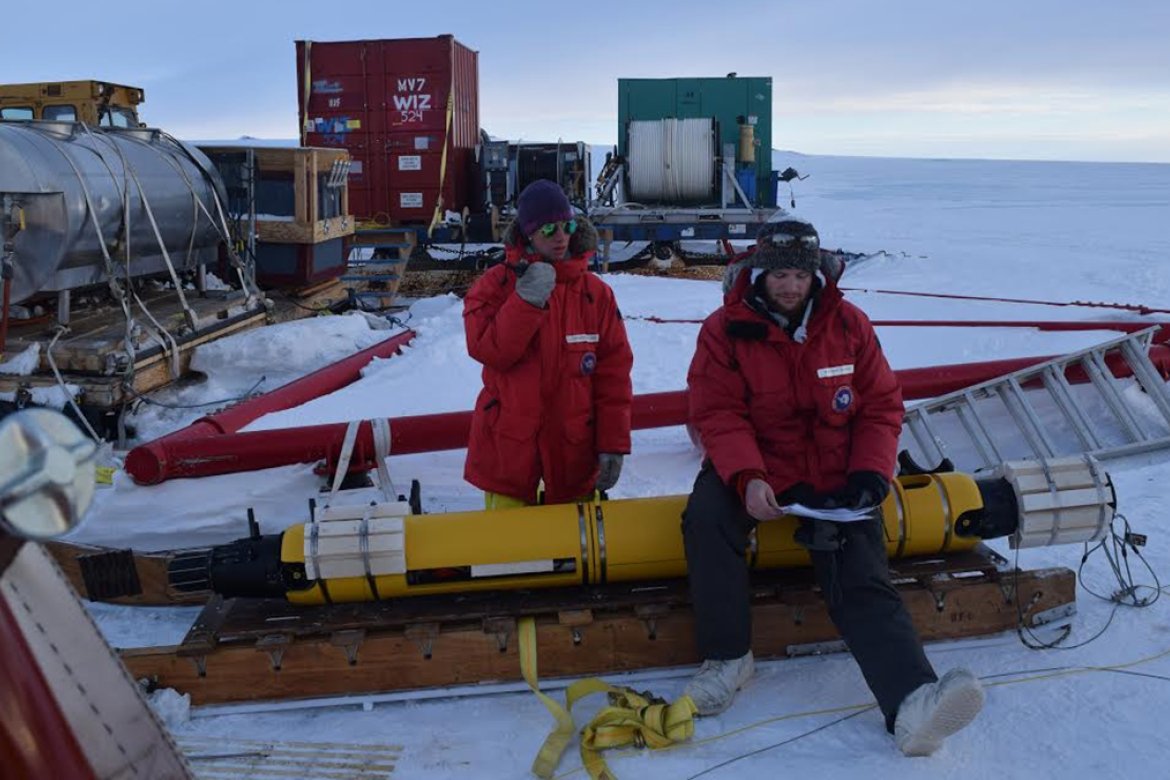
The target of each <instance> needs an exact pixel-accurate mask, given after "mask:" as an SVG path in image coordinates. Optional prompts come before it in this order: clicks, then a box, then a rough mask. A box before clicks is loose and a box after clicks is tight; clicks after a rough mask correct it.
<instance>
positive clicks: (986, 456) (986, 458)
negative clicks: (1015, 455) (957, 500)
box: [955, 393, 1003, 466]
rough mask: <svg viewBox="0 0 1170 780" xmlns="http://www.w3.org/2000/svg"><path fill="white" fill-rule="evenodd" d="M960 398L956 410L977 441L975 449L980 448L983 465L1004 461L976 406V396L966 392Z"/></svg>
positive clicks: (968, 433)
mask: <svg viewBox="0 0 1170 780" xmlns="http://www.w3.org/2000/svg"><path fill="white" fill-rule="evenodd" d="M960 400H961V401H962V403H959V404H956V406H955V412H956V413H957V414H958V415H959V422H961V423H962V424H963V428H965V429H966V430H967V436H968V437H970V439H971V441H973V442H974V443H975V449H977V450H979V457H980V458H982V459H983V465H985V466H994V465H996V464H998V463H1002V462H1003V458H1002V457H1000V454H999V450H998V449H997V448H996V446H995V440H994V439H992V438H991V435H990V434H988V432H987V426H985V425H984V424H983V418H982V417H981V416H980V415H979V410H978V409H976V408H975V397H974V396H973V395H971V394H970V393H964V394H963V397H962V398H961V399H960Z"/></svg>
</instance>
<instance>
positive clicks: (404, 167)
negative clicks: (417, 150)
mask: <svg viewBox="0 0 1170 780" xmlns="http://www.w3.org/2000/svg"><path fill="white" fill-rule="evenodd" d="M398 170H400V171H421V170H422V155H418V154H404V155H401V156H400V157H399V158H398Z"/></svg>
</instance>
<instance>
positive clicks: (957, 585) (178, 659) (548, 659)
mask: <svg viewBox="0 0 1170 780" xmlns="http://www.w3.org/2000/svg"><path fill="white" fill-rule="evenodd" d="M941 576H944V579H946V577H947V576H948V575H941ZM939 586H940V588H939V589H938V590H928V589H927V588H924V587H921V586H916V585H903V586H902V587H901V590H902V595H903V598H904V599H905V602H906V605H907V608H908V609H909V611H910V614H911V616H912V617H913V619H914V623H915V625H916V626H917V628H918V630H919V633H920V635H921V636H922V638H923V639H924V640H927V641H931V640H939V639H956V638H961V637H969V636H977V635H981V634H987V633H994V632H999V631H1007V630H1010V629H1012V628H1014V627H1015V626H1016V624H1017V611H1016V610H1017V601H1016V600H1015V599H1014V598H1013V597H1012V593H1013V588H1015V589H1018V591H1019V593H1020V598H1019V603H1020V604H1021V605H1024V607H1023V611H1024V619H1025V621H1030V620H1031V618H1032V616H1033V615H1035V614H1036V613H1038V612H1040V611H1044V610H1049V609H1054V608H1057V607H1062V606H1066V605H1071V604H1074V603H1075V591H1076V577H1075V575H1074V574H1073V572H1072V571H1070V570H1068V569H1045V570H1040V571H1026V572H1020V573H1019V574H1018V576H1012V575H1004V578H1003V581H999V580H998V579H997V578H993V577H986V576H980V577H978V578H977V579H969V578H958V577H955V578H953V581H952V580H950V579H947V581H946V582H945V583H939ZM940 592H942V593H944V594H945V595H944V597H943V598H942V599H941V600H940V599H939V598H938V594H939V593H940ZM660 612H661V614H655V615H653V616H652V618H648V617H645V616H643V617H638V616H636V615H635V614H634V613H633V612H632V611H631V610H626V611H621V612H610V613H606V612H601V611H598V610H596V609H595V610H594V613H593V619H592V622H589V623H584V622H580V621H570V622H571V623H574V625H562V624H561V623H560V622H559V620H558V615H557V614H556V613H552V614H548V615H542V616H541V617H540V618H539V619H538V623H537V638H538V647H539V648H540V670H541V673H542V675H544V676H546V677H559V676H582V675H595V674H610V673H616V672H622V671H632V670H636V669H643V668H648V667H662V666H679V665H687V664H694V663H697V662H698V661H699V658H698V657H697V655H696V652H695V647H694V621H693V618H692V615H691V612H690V610H689V609H688V608H673V607H672V608H670V609H668V610H666V611H661V610H660ZM752 617H753V637H752V645H753V649H754V651H755V653H756V655H757V656H758V657H760V658H783V657H787V656H788V655H789V654H790V653H791V652H792V650H793V648H794V646H799V645H808V644H813V643H819V642H826V641H830V640H833V639H836V638H837V634H836V631H835V629H834V628H833V625H832V622H831V621H830V619H829V616H828V612H827V610H826V609H825V607H824V604H823V602H822V601H821V599H820V597H819V596H818V595H817V594H815V593H814V592H813V591H812V589H811V588H810V587H809V586H807V585H805V586H803V587H800V588H795V589H790V590H781V591H779V592H776V593H772V594H770V595H768V596H767V597H764V598H759V599H757V600H756V601H755V602H754V604H753V606H752ZM651 620H652V621H653V626H651V625H650V622H651ZM267 632H268V633H269V634H273V633H276V634H281V635H282V636H283V637H284V639H282V640H281V641H280V642H279V654H277V653H276V652H275V651H274V650H273V647H275V645H272V646H271V647H266V646H258V644H257V639H255V638H241V639H240V640H239V641H236V642H227V641H225V639H224V637H223V636H222V635H221V636H220V638H219V642H218V644H216V646H215V647H214V649H212V650H209V651H207V652H206V653H205V654H203V655H200V656H187V657H184V656H180V654H179V648H178V647H155V648H142V649H134V650H125V651H123V652H122V659H123V661H125V663H126V665H127V667H128V668H129V670H130V673H131V674H132V675H133V676H134V677H135V678H136V679H142V678H146V679H149V680H151V681H153V682H154V683H155V684H157V685H160V686H162V687H169V688H175V689H176V690H178V691H180V692H181V693H189V694H190V695H191V700H192V703H194V704H210V703H219V702H233V701H251V700H262V699H281V698H293V697H306V696H329V695H343V694H354V693H373V692H383V691H399V690H412V689H421V688H430V687H436V686H447V685H461V684H470V683H477V682H487V681H493V682H494V681H504V680H519V679H520V666H519V656H518V653H517V648H516V637H515V635H514V632H513V633H512V634H511V635H509V634H507V633H505V632H503V631H500V632H498V633H497V632H494V631H490V630H489V632H488V633H485V630H484V624H483V623H472V624H469V623H468V622H467V621H462V622H452V623H440V625H439V626H438V629H437V630H436V631H431V632H423V633H422V634H420V633H419V631H418V630H417V629H413V630H412V632H408V631H407V630H406V629H405V628H400V629H394V630H377V631H374V630H369V629H367V631H366V634H365V636H364V639H362V640H361V641H360V643H358V644H357V646H356V649H355V648H354V645H353V643H350V644H349V647H350V652H349V654H348V655H347V653H346V652H345V651H344V648H342V647H340V646H339V645H338V643H336V642H331V641H330V638H329V635H328V634H327V633H322V634H319V635H316V636H313V635H306V636H298V635H295V634H294V633H293V632H291V631H288V632H286V631H285V630H284V628H283V626H282V621H280V620H273V621H270V622H269V623H268V627H267ZM408 634H409V635H408ZM420 640H421V641H420ZM267 641H268V642H269V643H270V644H271V643H272V642H273V641H274V640H267ZM277 655H278V656H279V657H277ZM351 661H352V662H351ZM277 666H279V670H278V671H277V670H276V669H275V667H277ZM201 669H202V674H201V673H200V670H201Z"/></svg>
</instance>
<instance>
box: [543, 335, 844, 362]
mask: <svg viewBox="0 0 1170 780" xmlns="http://www.w3.org/2000/svg"><path fill="white" fill-rule="evenodd" d="M599 341H601V336H600V335H599V334H597V333H568V334H566V335H565V343H566V344H596V343H597V342H599ZM852 368H853V367H852V366H850V370H852Z"/></svg>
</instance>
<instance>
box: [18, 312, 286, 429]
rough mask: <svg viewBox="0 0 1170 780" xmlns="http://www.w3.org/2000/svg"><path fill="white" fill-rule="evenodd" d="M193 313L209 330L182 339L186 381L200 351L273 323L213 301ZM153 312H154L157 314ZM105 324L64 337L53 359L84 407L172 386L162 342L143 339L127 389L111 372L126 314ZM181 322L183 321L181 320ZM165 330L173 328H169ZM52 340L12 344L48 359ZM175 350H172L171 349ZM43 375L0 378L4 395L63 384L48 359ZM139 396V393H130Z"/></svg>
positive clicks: (27, 338) (26, 338)
mask: <svg viewBox="0 0 1170 780" xmlns="http://www.w3.org/2000/svg"><path fill="white" fill-rule="evenodd" d="M191 302H192V308H193V309H195V311H196V313H197V314H198V315H199V316H200V317H201V318H202V319H204V320H207V321H209V324H208V325H206V326H205V327H203V328H201V329H200V330H198V331H195V332H193V333H187V334H186V335H183V336H176V338H177V340H178V342H179V371H180V375H182V374H184V373H186V372H187V370H188V368H189V367H190V363H191V357H192V355H193V354H194V351H195V348H196V347H198V346H199V345H201V344H206V343H208V342H210V341H214V340H215V339H218V338H223V337H224V336H227V335H230V334H232V333H237V332H239V331H243V330H247V329H249V328H254V327H258V326H260V325H263V324H264V323H265V322H266V321H267V318H268V314H267V311H266V310H264V309H259V308H258V309H253V310H251V311H247V310H244V309H242V307H241V306H239V305H238V304H239V303H240V302H239V301H236V302H234V304H233V305H232V306H229V307H227V308H225V307H224V301H218V302H217V301H213V300H207V299H191ZM164 309H165V307H159V308H158V311H157V312H156V317H159V318H160V319H163V318H164V317H165V316H166V314H165V311H164ZM154 310H155V309H154V307H152V311H154ZM233 311H235V312H237V313H236V314H234V315H233V316H226V317H224V318H223V319H222V320H217V319H215V318H216V316H217V315H220V314H223V315H228V314H231V312H233ZM108 314H109V316H108V317H107V318H106V319H105V322H106V323H107V324H105V325H99V324H98V320H96V319H90V320H89V321H88V325H89V326H90V327H89V328H88V330H86V331H83V332H81V333H77V334H74V335H67V336H63V337H62V338H61V339H60V340H58V342H57V344H56V345H55V346H54V348H53V358H54V360H55V361H56V362H57V367H58V370H60V371H61V373H62V377H63V379H64V381H65V382H66V383H67V384H72V385H77V386H78V387H80V388H81V390H82V392H83V393H84V398H83V402H84V403H85V404H86V405H90V406H96V407H100V408H112V407H114V406H117V405H119V404H121V403H124V402H126V401H128V400H130V399H131V398H132V397H133V393H145V392H148V391H150V390H154V389H157V388H159V387H162V386H164V385H166V384H168V383H169V382H171V381H172V380H173V379H174V377H173V376H172V375H171V359H170V356H169V354H168V353H165V352H163V350H162V349H161V348H160V347H159V345H158V344H157V342H154V341H150V340H147V339H146V338H145V337H143V338H142V339H141V340H140V341H139V343H138V344H137V345H136V346H137V348H138V350H139V354H140V355H143V353H145V354H144V355H143V356H141V357H139V359H138V360H137V361H136V362H135V364H134V366H135V368H134V380H133V382H132V383H130V385H129V386H128V387H127V385H126V384H125V382H124V380H123V378H122V376H121V375H120V373H117V372H115V371H113V370H111V366H112V365H113V364H114V361H115V360H116V359H117V357H118V356H119V355H121V353H122V351H123V349H122V339H123V336H124V333H125V326H124V325H123V324H121V322H119V321H118V320H120V318H121V317H122V312H121V309H118V310H116V312H108ZM180 316H181V315H180ZM164 324H167V323H166V322H164ZM51 339H52V335H51V333H49V332H48V331H47V330H46V331H45V332H43V333H40V332H38V333H36V334H32V333H28V334H22V335H21V338H20V339H19V341H15V340H14V342H12V343H13V344H14V349H15V348H16V347H17V346H19V348H20V349H24V348H25V347H27V345H28V344H30V343H33V342H36V341H39V342H40V343H41V345H42V353H43V350H44V348H46V347H47V346H48V344H49V342H50V341H51ZM168 346H169V345H168ZM42 361H43V362H42V365H41V366H40V367H39V369H38V372H37V373H36V374H34V375H31V376H8V375H3V376H0V391H3V392H16V391H18V390H20V389H21V388H29V387H50V386H54V385H56V384H57V381H56V379H55V377H53V375H52V373H51V372H50V370H49V368H48V366H47V361H44V360H43V359H42ZM130 391H133V392H130Z"/></svg>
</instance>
